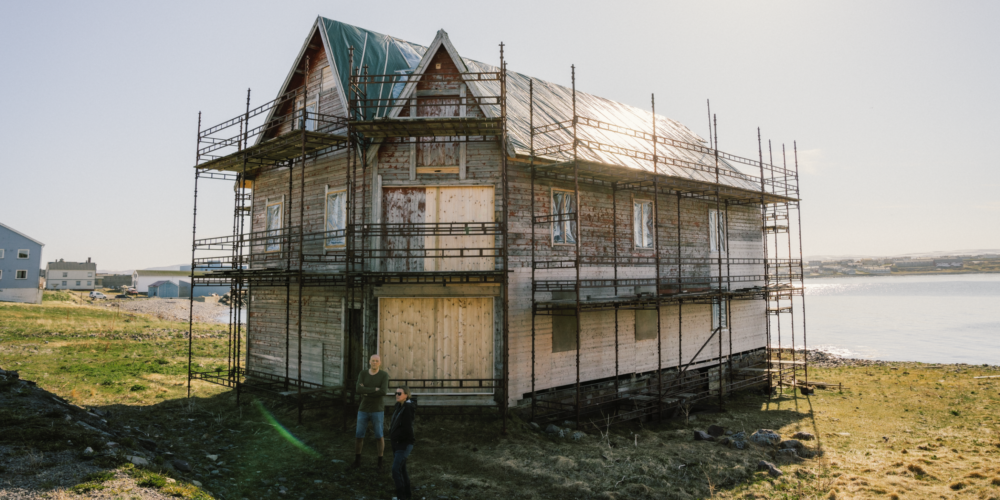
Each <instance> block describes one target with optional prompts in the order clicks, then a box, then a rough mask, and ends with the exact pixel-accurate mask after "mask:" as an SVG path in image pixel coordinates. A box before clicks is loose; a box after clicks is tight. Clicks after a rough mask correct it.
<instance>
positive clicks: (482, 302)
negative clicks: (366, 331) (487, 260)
mask: <svg viewBox="0 0 1000 500" xmlns="http://www.w3.org/2000/svg"><path fill="white" fill-rule="evenodd" d="M378 314H379V323H378V328H379V355H381V356H382V366H383V367H384V368H385V370H386V371H388V372H389V373H390V374H391V375H392V379H393V380H395V381H399V380H414V379H417V380H421V379H436V380H440V379H461V380H466V381H471V380H481V379H492V378H493V340H494V335H493V331H494V322H493V298H492V297H419V298H396V297H382V298H380V299H379V310H378ZM487 385H489V384H487ZM430 386H431V385H428V387H430ZM433 386H434V387H439V388H440V389H437V390H430V391H428V390H427V389H424V390H420V391H419V392H492V389H490V388H487V387H484V388H481V389H480V388H478V384H477V383H468V382H465V383H463V387H466V388H467V389H465V388H459V384H458V382H442V383H437V384H433Z"/></svg>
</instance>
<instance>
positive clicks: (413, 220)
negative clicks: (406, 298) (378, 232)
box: [382, 187, 426, 272]
mask: <svg viewBox="0 0 1000 500" xmlns="http://www.w3.org/2000/svg"><path fill="white" fill-rule="evenodd" d="M382 211H383V214H384V218H383V220H384V221H385V223H386V224H418V223H423V222H425V217H424V213H425V212H426V190H425V189H424V188H422V187H417V188H395V187H393V188H390V187H387V188H385V189H383V190H382ZM382 248H384V249H385V250H386V258H385V259H384V260H383V262H382V264H383V265H384V266H385V270H386V271H403V272H416V271H423V270H424V259H423V258H416V257H413V255H414V254H413V253H411V252H409V251H410V250H422V249H423V248H424V237H423V236H387V237H385V238H383V246H382Z"/></svg>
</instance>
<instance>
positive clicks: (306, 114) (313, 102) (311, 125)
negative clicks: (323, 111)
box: [295, 97, 319, 132]
mask: <svg viewBox="0 0 1000 500" xmlns="http://www.w3.org/2000/svg"><path fill="white" fill-rule="evenodd" d="M318 103H319V99H318V98H316V97H310V98H309V101H308V102H307V103H306V107H305V110H303V109H302V98H301V97H300V98H299V99H297V100H296V101H295V109H297V110H299V113H301V116H299V120H298V127H297V129H298V130H302V128H303V124H305V125H304V127H305V129H306V131H308V132H312V131H314V130H316V123H317V122H316V113H317V112H318V111H319V106H317V104H318Z"/></svg>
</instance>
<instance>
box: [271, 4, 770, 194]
mask: <svg viewBox="0 0 1000 500" xmlns="http://www.w3.org/2000/svg"><path fill="white" fill-rule="evenodd" d="M316 26H318V27H321V28H322V33H323V35H324V40H325V43H326V44H327V54H328V57H329V58H330V61H329V62H330V65H331V66H333V67H334V70H335V71H336V72H337V76H338V79H339V82H340V84H341V89H343V93H344V94H346V93H347V92H348V78H349V75H350V62H349V49H350V47H351V46H353V47H354V65H355V67H363V66H364V65H368V69H369V73H371V74H395V73H399V74H407V73H410V72H414V71H415V70H418V69H419V68H417V66H418V64H420V62H421V60H424V59H426V58H425V57H424V56H425V55H426V54H427V53H428V50H429V48H428V47H425V46H423V45H419V44H416V43H413V42H408V41H406V40H401V39H399V38H396V37H392V36H389V35H384V34H381V33H378V32H375V31H371V30H366V29H364V28H359V27H357V26H352V25H349V24H346V23H342V22H339V21H334V20H332V19H327V18H324V17H319V18H318V21H317V25H316ZM310 33H311V32H310ZM310 36H311V35H310ZM432 45H434V48H435V50H434V51H433V52H436V51H437V50H436V48H437V47H438V46H439V45H440V46H443V47H445V48H446V49H447V50H448V52H449V54H450V55H452V57H453V58H456V56H458V54H457V51H455V48H454V46H453V45H452V44H451V41H450V39H449V38H448V36H447V33H445V32H444V31H443V30H441V31H438V33H437V35H436V36H435V38H434V42H432ZM433 55H434V54H433V53H431V54H430V56H433ZM458 60H460V61H461V62H463V63H464V64H465V66H466V69H467V71H469V72H495V71H497V70H498V67H497V66H495V65H491V64H486V63H482V62H479V61H475V60H472V59H468V58H464V57H460V56H459V57H458ZM458 60H456V63H457V62H459V61H458ZM296 64H297V62H296ZM467 84H468V86H469V88H470V91H471V92H473V93H474V94H476V95H499V94H500V82H498V81H468V82H467ZM529 85H530V86H531V87H533V90H534V92H533V94H534V96H533V100H534V115H535V117H534V123H533V125H534V126H535V127H539V126H541V125H547V124H552V123H558V122H564V121H568V120H571V119H572V99H573V91H572V89H571V88H569V87H565V86H563V85H558V84H555V83H551V82H547V81H544V80H541V79H538V78H534V77H530V76H528V75H524V74H521V73H517V72H514V71H510V70H508V71H507V132H508V137H509V140H510V144H509V146H510V147H512V148H513V149H514V151H512V153H514V154H517V155H523V156H528V155H530V153H531V150H530V144H531V136H530V126H531V125H532V123H530V120H529V117H530V110H529V95H530V94H529ZM399 87H400V86H399V85H397V86H396V88H392V89H390V88H382V89H380V90H379V97H380V98H389V97H399V96H400V94H401V92H403V89H402V88H399ZM285 91H287V89H284V88H283V89H282V92H285ZM345 99H346V97H345ZM481 108H482V109H483V112H484V113H485V114H486V115H487V116H489V117H498V116H499V115H500V109H499V105H496V104H483V105H481ZM396 109H399V108H396ZM576 109H577V115H578V116H581V117H587V118H590V119H592V120H597V121H600V122H604V123H608V124H613V125H616V126H619V127H626V128H629V129H632V130H636V131H639V132H642V133H646V134H652V133H653V120H654V115H653V113H651V112H650V111H647V110H645V109H641V108H637V107H635V106H631V105H628V104H624V103H621V102H616V101H612V100H610V99H605V98H603V97H599V96H596V95H593V94H588V93H586V92H581V91H579V90H578V91H577V92H576ZM655 120H656V135H657V136H659V137H665V138H667V139H673V140H675V141H679V142H684V143H688V144H693V145H697V146H701V147H704V148H710V147H711V145H710V144H709V143H708V142H707V141H705V140H704V139H702V138H701V137H700V136H699V135H698V134H696V133H694V132H693V131H692V130H691V129H689V128H688V127H686V126H684V125H683V124H681V123H680V122H677V121H676V120H672V119H670V118H667V117H665V116H663V115H659V114H658V115H656V116H655ZM572 134H573V132H572V128H571V125H569V124H567V125H566V126H563V127H561V128H556V129H555V130H553V131H550V132H548V133H546V134H540V135H536V136H535V149H536V150H540V149H542V148H545V147H548V146H555V145H559V144H566V143H570V142H572ZM577 137H578V139H580V140H581V141H582V143H583V144H586V143H587V142H588V141H591V142H594V143H600V144H604V145H610V146H613V147H618V148H623V149H628V150H632V151H636V152H640V153H645V154H648V155H652V154H653V146H652V143H651V141H649V140H645V139H640V138H637V137H633V136H630V135H627V134H621V133H616V132H612V131H608V130H601V129H599V128H595V127H578V129H577ZM577 153H578V155H579V158H580V159H581V160H584V161H593V162H598V163H607V164H618V165H623V166H626V167H630V168H635V169H639V170H645V171H652V169H653V166H652V163H651V162H650V161H647V160H641V159H637V158H633V157H630V156H626V155H620V154H613V153H610V152H607V151H602V150H599V149H598V148H587V147H586V146H581V147H579V148H578V149H577ZM656 154H657V155H659V156H660V157H670V158H675V159H678V160H680V161H681V162H682V163H685V162H687V163H692V164H696V165H700V166H702V167H704V169H703V170H699V169H698V168H683V167H681V166H671V165H664V164H663V163H659V164H658V165H657V168H658V170H659V172H660V173H663V174H666V175H671V176H675V177H683V178H689V179H694V180H698V181H703V182H711V183H714V182H716V180H715V175H714V173H712V172H711V169H713V168H714V167H715V161H716V160H715V157H714V155H711V154H709V153H707V152H697V151H692V150H691V149H687V148H678V147H673V146H669V145H666V144H662V143H660V144H657V146H656ZM542 157H543V158H548V159H550V160H553V161H565V160H567V159H569V155H567V154H566V153H554V154H551V155H546V156H542ZM719 167H720V168H721V169H727V170H731V171H733V172H739V170H738V169H737V168H736V167H735V166H733V165H732V163H730V162H728V161H726V160H725V159H724V158H720V159H719ZM720 182H722V183H724V184H728V185H733V186H737V187H741V188H749V189H753V190H757V189H759V186H758V185H757V184H755V183H752V182H750V181H747V180H743V179H740V178H735V177H729V176H723V177H722V178H721V179H720Z"/></svg>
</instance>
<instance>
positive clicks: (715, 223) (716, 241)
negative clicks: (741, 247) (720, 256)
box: [708, 208, 729, 253]
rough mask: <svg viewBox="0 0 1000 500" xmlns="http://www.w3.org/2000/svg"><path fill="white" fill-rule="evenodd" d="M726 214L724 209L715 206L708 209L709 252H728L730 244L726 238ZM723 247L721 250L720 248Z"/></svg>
mask: <svg viewBox="0 0 1000 500" xmlns="http://www.w3.org/2000/svg"><path fill="white" fill-rule="evenodd" d="M726 223H727V221H726V214H725V212H724V211H722V210H716V209H714V208H712V209H709V210H708V251H709V252H714V253H718V252H722V253H726V252H728V250H729V249H728V245H727V243H728V242H727V240H728V238H726V232H727V231H726V229H727V226H726ZM720 249H721V250H720Z"/></svg>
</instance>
